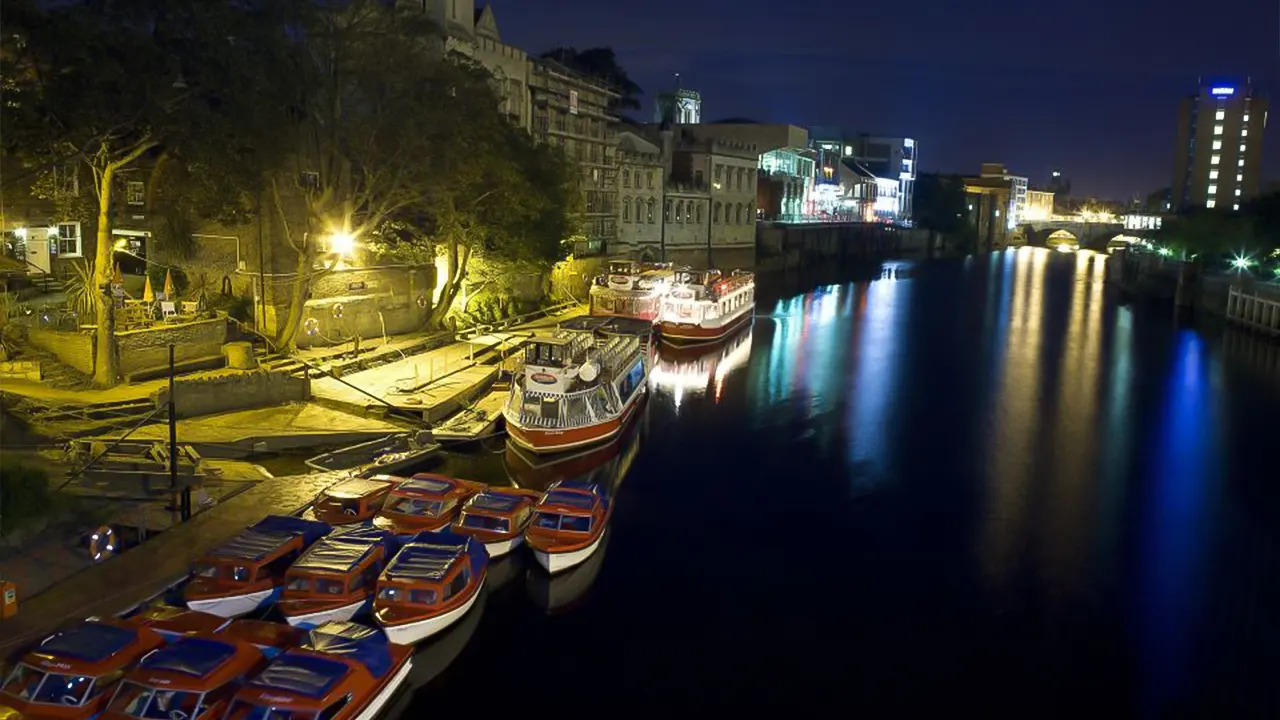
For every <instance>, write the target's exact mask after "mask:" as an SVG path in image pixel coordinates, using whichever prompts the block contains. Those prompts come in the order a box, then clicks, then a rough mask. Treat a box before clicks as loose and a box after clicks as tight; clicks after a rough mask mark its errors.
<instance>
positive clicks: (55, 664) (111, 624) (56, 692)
mask: <svg viewBox="0 0 1280 720" xmlns="http://www.w3.org/2000/svg"><path fill="white" fill-rule="evenodd" d="M163 644H164V638H163V637H162V636H161V635H160V633H158V632H156V631H154V630H152V629H150V628H145V627H139V626H136V625H128V624H125V623H122V622H115V621H105V620H96V621H95V620H86V621H84V622H81V623H79V624H76V625H72V626H71V627H68V628H66V629H63V630H59V631H57V632H55V633H54V634H52V635H50V636H49V637H47V638H45V639H44V640H43V641H42V642H41V643H40V644H39V645H37V646H35V647H33V648H31V650H29V651H28V652H27V654H26V655H24V656H22V659H20V660H19V661H18V662H17V664H15V665H14V666H13V669H12V670H10V671H9V674H8V676H7V677H5V679H4V684H3V685H0V707H4V706H8V707H10V708H13V709H14V710H17V711H18V712H19V713H20V715H19V717H23V718H41V719H44V718H48V719H49V720H55V719H65V720H88V719H89V718H93V717H96V716H97V715H98V714H99V713H101V712H102V710H103V708H104V707H105V706H106V704H107V701H108V700H110V699H111V695H112V693H114V692H115V686H116V683H117V682H119V680H120V677H121V676H122V675H123V674H124V672H125V670H126V669H128V668H129V667H130V666H132V665H133V664H134V663H135V662H137V661H138V660H139V659H141V658H142V657H144V656H146V654H147V653H149V652H151V651H152V650H155V649H156V648H158V647H160V646H161V645H163Z"/></svg>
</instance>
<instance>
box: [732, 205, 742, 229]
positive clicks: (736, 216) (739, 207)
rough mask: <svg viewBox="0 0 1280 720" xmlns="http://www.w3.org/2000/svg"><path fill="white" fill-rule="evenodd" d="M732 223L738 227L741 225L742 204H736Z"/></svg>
mask: <svg viewBox="0 0 1280 720" xmlns="http://www.w3.org/2000/svg"><path fill="white" fill-rule="evenodd" d="M733 221H734V222H735V223H737V224H738V225H741V224H742V203H738V205H737V208H736V209H734V211H733Z"/></svg>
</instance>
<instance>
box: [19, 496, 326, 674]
mask: <svg viewBox="0 0 1280 720" xmlns="http://www.w3.org/2000/svg"><path fill="white" fill-rule="evenodd" d="M345 476H346V474H345V473H315V474H311V475H294V476H290V477H281V478H275V479H272V480H267V481H264V482H261V483H258V484H257V485H255V486H254V487H252V488H250V489H248V490H246V491H244V492H242V493H240V494H238V495H236V496H235V497H233V498H231V499H230V500H228V501H226V502H225V503H222V504H219V505H216V506H214V507H213V508H212V509H210V510H207V511H205V512H203V513H200V514H199V515H196V516H195V517H194V518H192V519H191V521H190V522H187V523H185V524H183V525H179V526H178V527H176V528H174V529H172V530H169V531H167V532H165V533H162V534H161V535H159V536H156V537H153V538H151V539H149V540H147V542H145V543H143V544H142V545H140V546H138V547H136V548H134V549H132V550H129V551H128V552H125V553H123V554H121V555H118V556H116V557H113V558H111V559H109V560H106V561H104V562H101V563H99V564H96V565H92V566H90V567H88V568H87V569H85V570H83V571H82V572H79V573H77V574H76V575H73V576H72V577H70V578H68V579H66V580H64V581H62V582H60V583H58V584H57V585H55V586H53V587H52V588H50V589H49V590H46V591H45V592H42V593H40V594H38V595H35V596H34V597H31V596H28V595H27V594H26V592H25V591H24V590H23V588H21V587H19V588H18V613H17V615H16V616H15V617H13V618H10V619H8V620H0V656H3V655H7V654H9V653H11V652H13V651H15V650H17V649H18V648H20V647H22V646H24V645H27V644H30V643H31V642H34V641H36V640H38V639H40V638H41V637H43V636H45V635H47V634H48V633H50V632H52V631H53V630H54V629H56V628H57V627H58V626H59V625H61V624H62V623H64V622H68V621H71V620H75V619H79V618H83V617H86V616H89V615H101V616H106V615H115V614H118V613H120V612H123V611H125V610H127V609H129V608H130V607H132V606H134V605H136V604H137V603H139V602H143V601H145V600H147V599H149V598H151V597H154V596H155V595H157V594H159V593H161V592H163V591H164V590H165V589H166V588H168V587H169V586H171V585H172V584H173V583H175V582H177V581H179V580H181V579H182V578H183V577H184V576H185V575H186V574H187V572H188V570H189V569H190V567H191V564H192V563H193V562H194V561H195V560H196V559H197V558H198V557H200V555H201V554H203V553H204V552H205V551H206V550H207V549H209V548H211V547H214V546H215V545H218V544H219V543H222V542H225V541H226V540H229V539H230V538H232V537H233V536H235V535H236V534H237V533H239V532H240V531H241V530H242V529H244V528H245V527H247V526H249V525H252V524H253V523H255V522H257V521H259V520H261V519H262V518H263V517H265V516H266V515H272V514H276V515H287V514H292V513H296V512H299V511H301V510H302V509H303V508H304V507H306V506H307V505H308V504H310V503H311V501H312V500H313V499H314V498H315V496H316V493H317V492H319V491H320V490H321V489H322V488H324V487H326V486H328V485H331V484H332V483H334V482H337V481H338V480H340V479H342V478H343V477H345Z"/></svg>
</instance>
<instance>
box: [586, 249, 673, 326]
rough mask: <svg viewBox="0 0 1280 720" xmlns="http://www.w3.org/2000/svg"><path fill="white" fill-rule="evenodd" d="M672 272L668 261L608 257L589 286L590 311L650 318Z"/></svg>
mask: <svg viewBox="0 0 1280 720" xmlns="http://www.w3.org/2000/svg"><path fill="white" fill-rule="evenodd" d="M674 274H675V273H674V272H673V271H672V269H671V264H670V263H662V264H658V263H642V262H637V261H635V260H610V261H609V266H608V268H607V271H606V272H605V273H604V274H603V275H600V276H598V277H597V278H596V280H595V283H593V284H592V286H591V292H590V296H591V314H592V315H603V316H610V317H629V318H638V319H640V320H648V321H650V322H653V321H655V320H656V319H657V318H658V311H659V309H660V305H661V303H662V298H663V297H664V296H666V294H667V293H668V292H669V291H670V290H671V282H672V278H673V276H674Z"/></svg>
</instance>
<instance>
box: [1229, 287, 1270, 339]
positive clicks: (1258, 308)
mask: <svg viewBox="0 0 1280 720" xmlns="http://www.w3.org/2000/svg"><path fill="white" fill-rule="evenodd" d="M1227 320H1229V321H1230V322H1234V323H1238V324H1240V325H1244V326H1245V327H1248V328H1252V329H1254V330H1261V331H1262V332H1265V333H1267V334H1269V335H1280V301H1276V300H1268V299H1266V298H1262V297H1258V296H1257V295H1246V294H1245V293H1243V292H1241V291H1240V289H1239V288H1235V287H1233V288H1231V289H1230V290H1229V291H1228V293H1227Z"/></svg>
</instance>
